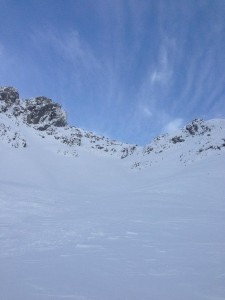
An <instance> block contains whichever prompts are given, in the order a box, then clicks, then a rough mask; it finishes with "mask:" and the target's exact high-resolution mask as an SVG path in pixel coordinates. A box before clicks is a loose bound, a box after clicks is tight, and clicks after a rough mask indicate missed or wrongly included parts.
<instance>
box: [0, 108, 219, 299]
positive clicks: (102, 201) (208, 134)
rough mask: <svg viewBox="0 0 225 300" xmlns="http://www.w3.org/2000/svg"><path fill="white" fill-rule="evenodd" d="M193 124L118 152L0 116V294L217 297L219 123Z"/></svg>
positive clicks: (1, 296)
mask: <svg viewBox="0 0 225 300" xmlns="http://www.w3.org/2000/svg"><path fill="white" fill-rule="evenodd" d="M196 122H197V125H198V126H197V127H198V130H197V131H196V130H194V131H193V132H192V133H191V132H189V130H190V131H192V129H196V126H195V125H196ZM191 124H192V125H191V126H192V127H190V126H189V127H188V128H189V130H188V129H187V128H184V129H182V130H180V131H179V132H177V133H176V134H175V135H173V136H169V135H166V136H164V137H160V138H158V139H156V140H155V141H153V142H152V143H151V144H150V145H148V146H146V147H145V148H144V149H141V148H139V147H137V149H136V150H135V151H136V152H137V153H135V151H134V152H133V154H129V155H128V156H127V157H125V158H124V159H121V158H120V157H121V153H122V154H124V152H122V150H123V149H124V147H125V148H126V147H127V146H124V144H120V143H118V142H116V141H115V142H114V143H115V144H118V145H114V146H113V147H114V148H115V149H116V151H117V153H116V152H115V151H112V152H113V153H114V154H115V155H114V154H113V155H111V154H110V153H108V152H106V151H104V148H103V149H99V148H98V149H93V148H91V144H92V143H90V142H89V141H90V139H89V138H88V137H85V136H84V137H83V138H82V139H81V140H82V141H83V142H84V140H85V139H86V143H81V145H80V146H79V145H78V144H74V145H72V146H69V145H68V143H64V142H62V140H61V137H62V135H60V138H55V136H58V137H59V132H61V131H63V132H64V130H66V131H68V130H70V129H66V128H67V127H62V128H53V130H55V133H53V134H52V135H51V134H48V133H46V131H38V130H36V129H34V128H33V125H32V126H28V125H27V124H25V123H24V122H22V121H21V119H20V118H18V117H17V118H15V117H14V116H13V115H12V114H10V113H8V114H7V113H6V112H2V113H1V114H0V136H1V137H0V157H1V169H0V207H1V210H0V228H1V230H0V266H1V268H0V299H4V300H18V299H23V300H31V299H32V300H50V299H74V300H106V299H107V300H124V299H127V300H139V299H142V300H149V299H154V300H170V299H171V300H180V299H184V300H203V299H224V298H225V285H224V282H225V251H224V249H225V234H224V228H225V184H224V182H225V168H224V161H225V151H224V146H223V138H225V134H224V133H225V130H224V128H225V126H224V120H212V121H209V122H203V121H195V122H194V123H191ZM191 128H192V129H191ZM207 128H209V129H210V130H208V129H207ZM73 130H74V131H75V129H73ZM188 132H189V134H188ZM81 133H82V134H83V133H84V132H83V131H81ZM63 136H64V134H63ZM172 139H173V140H172ZM183 140H185V141H183ZM98 142H99V143H101V142H102V143H107V140H106V138H104V139H103V140H99V141H98ZM109 144H110V143H109ZM89 145H90V146H89ZM130 147H132V146H130ZM217 147H219V148H220V149H218V148H217ZM152 148H153V149H152ZM129 149H131V148H129ZM201 149H203V150H201ZM199 150H200V151H199ZM160 151H161V152H160ZM148 152H149V153H148ZM118 153H119V154H118ZM182 155H183V157H182ZM132 166H133V169H132Z"/></svg>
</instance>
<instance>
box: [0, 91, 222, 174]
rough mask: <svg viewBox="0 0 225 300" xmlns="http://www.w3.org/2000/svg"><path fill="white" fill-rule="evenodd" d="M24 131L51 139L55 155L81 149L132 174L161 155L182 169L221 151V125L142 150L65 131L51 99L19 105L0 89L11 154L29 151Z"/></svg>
mask: <svg viewBox="0 0 225 300" xmlns="http://www.w3.org/2000/svg"><path fill="white" fill-rule="evenodd" d="M25 127H27V128H29V130H31V131H32V132H33V134H35V135H37V136H39V137H40V138H42V139H46V138H47V139H49V138H50V137H53V139H55V140H56V141H58V142H59V146H58V149H57V152H58V153H61V154H64V155H69V156H75V157H77V156H79V155H80V153H79V149H80V148H83V149H84V150H85V151H93V152H100V153H101V154H104V155H106V156H115V157H117V158H120V159H125V160H127V161H129V165H130V166H131V168H138V169H141V168H143V167H146V166H151V165H152V164H155V163H160V162H161V161H162V160H164V159H165V155H164V154H165V153H168V154H169V158H168V159H172V160H173V161H178V162H179V161H180V162H182V163H184V164H186V163H190V162H191V161H194V160H196V159H202V158H204V157H206V156H208V154H211V153H217V154H219V153H220V152H221V151H222V152H223V151H225V120H223V119H221V120H219V119H214V120H209V121H203V120H202V119H195V120H193V121H192V122H190V123H189V124H187V125H186V126H184V127H183V128H182V129H179V130H177V131H176V132H174V133H173V134H163V135H160V136H158V137H156V138H155V139H153V140H152V141H151V142H150V143H149V144H147V145H146V146H144V147H141V146H138V145H132V144H127V143H122V142H119V141H116V140H111V139H109V138H107V137H105V136H98V135H96V134H95V133H93V132H91V131H85V130H83V129H80V128H78V127H75V126H69V125H68V122H67V114H66V112H65V111H64V109H63V108H62V107H61V105H59V104H57V103H55V102H54V101H53V100H52V99H50V98H47V97H45V96H39V97H35V98H30V99H20V97H19V92H18V90H17V89H15V88H14V87H0V138H1V140H2V141H3V142H6V143H8V144H10V145H11V146H12V147H14V148H26V147H29V143H30V142H29V140H28V139H27V138H25V136H24V134H23V132H24V128H25ZM62 145H63V147H61V146H62ZM174 153H176V155H175V156H174ZM166 156H167V157H168V155H166Z"/></svg>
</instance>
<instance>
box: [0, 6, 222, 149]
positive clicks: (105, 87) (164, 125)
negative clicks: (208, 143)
mask: <svg viewBox="0 0 225 300" xmlns="http://www.w3.org/2000/svg"><path fill="white" fill-rule="evenodd" d="M224 16H225V1H224V0H113V1H112V0H94V1H93V0H20V1H18V0H0V86H14V87H16V88H17V89H18V90H19V92H20V97H21V98H31V97H36V96H46V97H49V98H51V99H53V100H54V101H56V102H58V103H59V104H61V105H62V106H63V108H64V109H65V110H66V111H67V114H68V120H69V124H70V125H73V126H77V127H80V128H83V129H85V130H90V131H94V132H95V133H97V134H100V135H104V136H108V137H110V138H112V139H117V140H120V141H123V142H128V143H133V144H139V145H144V144H147V143H149V142H150V141H151V139H152V138H154V137H155V136H157V135H159V134H162V133H165V132H173V131H175V130H176V129H177V128H180V127H182V126H184V125H185V124H186V123H188V122H190V121H191V120H193V119H195V118H203V119H205V120H208V119H212V118H225V17H224Z"/></svg>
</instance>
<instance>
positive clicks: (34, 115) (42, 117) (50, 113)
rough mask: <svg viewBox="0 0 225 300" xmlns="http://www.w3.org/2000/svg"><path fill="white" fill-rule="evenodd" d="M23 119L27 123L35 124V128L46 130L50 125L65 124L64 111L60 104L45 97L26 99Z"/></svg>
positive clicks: (61, 125)
mask: <svg viewBox="0 0 225 300" xmlns="http://www.w3.org/2000/svg"><path fill="white" fill-rule="evenodd" d="M25 121H26V123H27V124H29V125H37V126H36V129H39V130H46V129H47V128H48V127H50V126H52V125H53V126H56V127H63V126H66V125H67V118H66V113H65V111H64V110H63V109H62V108H61V106H60V105H59V104H57V103H55V102H53V101H52V100H51V99H49V98H47V97H37V98H33V99H29V100H26V106H25Z"/></svg>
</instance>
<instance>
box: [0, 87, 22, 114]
mask: <svg viewBox="0 0 225 300" xmlns="http://www.w3.org/2000/svg"><path fill="white" fill-rule="evenodd" d="M18 101H19V93H18V91H17V90H16V89H15V88H14V87H0V112H5V111H7V109H8V108H9V107H10V106H12V105H13V104H16V103H18Z"/></svg>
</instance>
